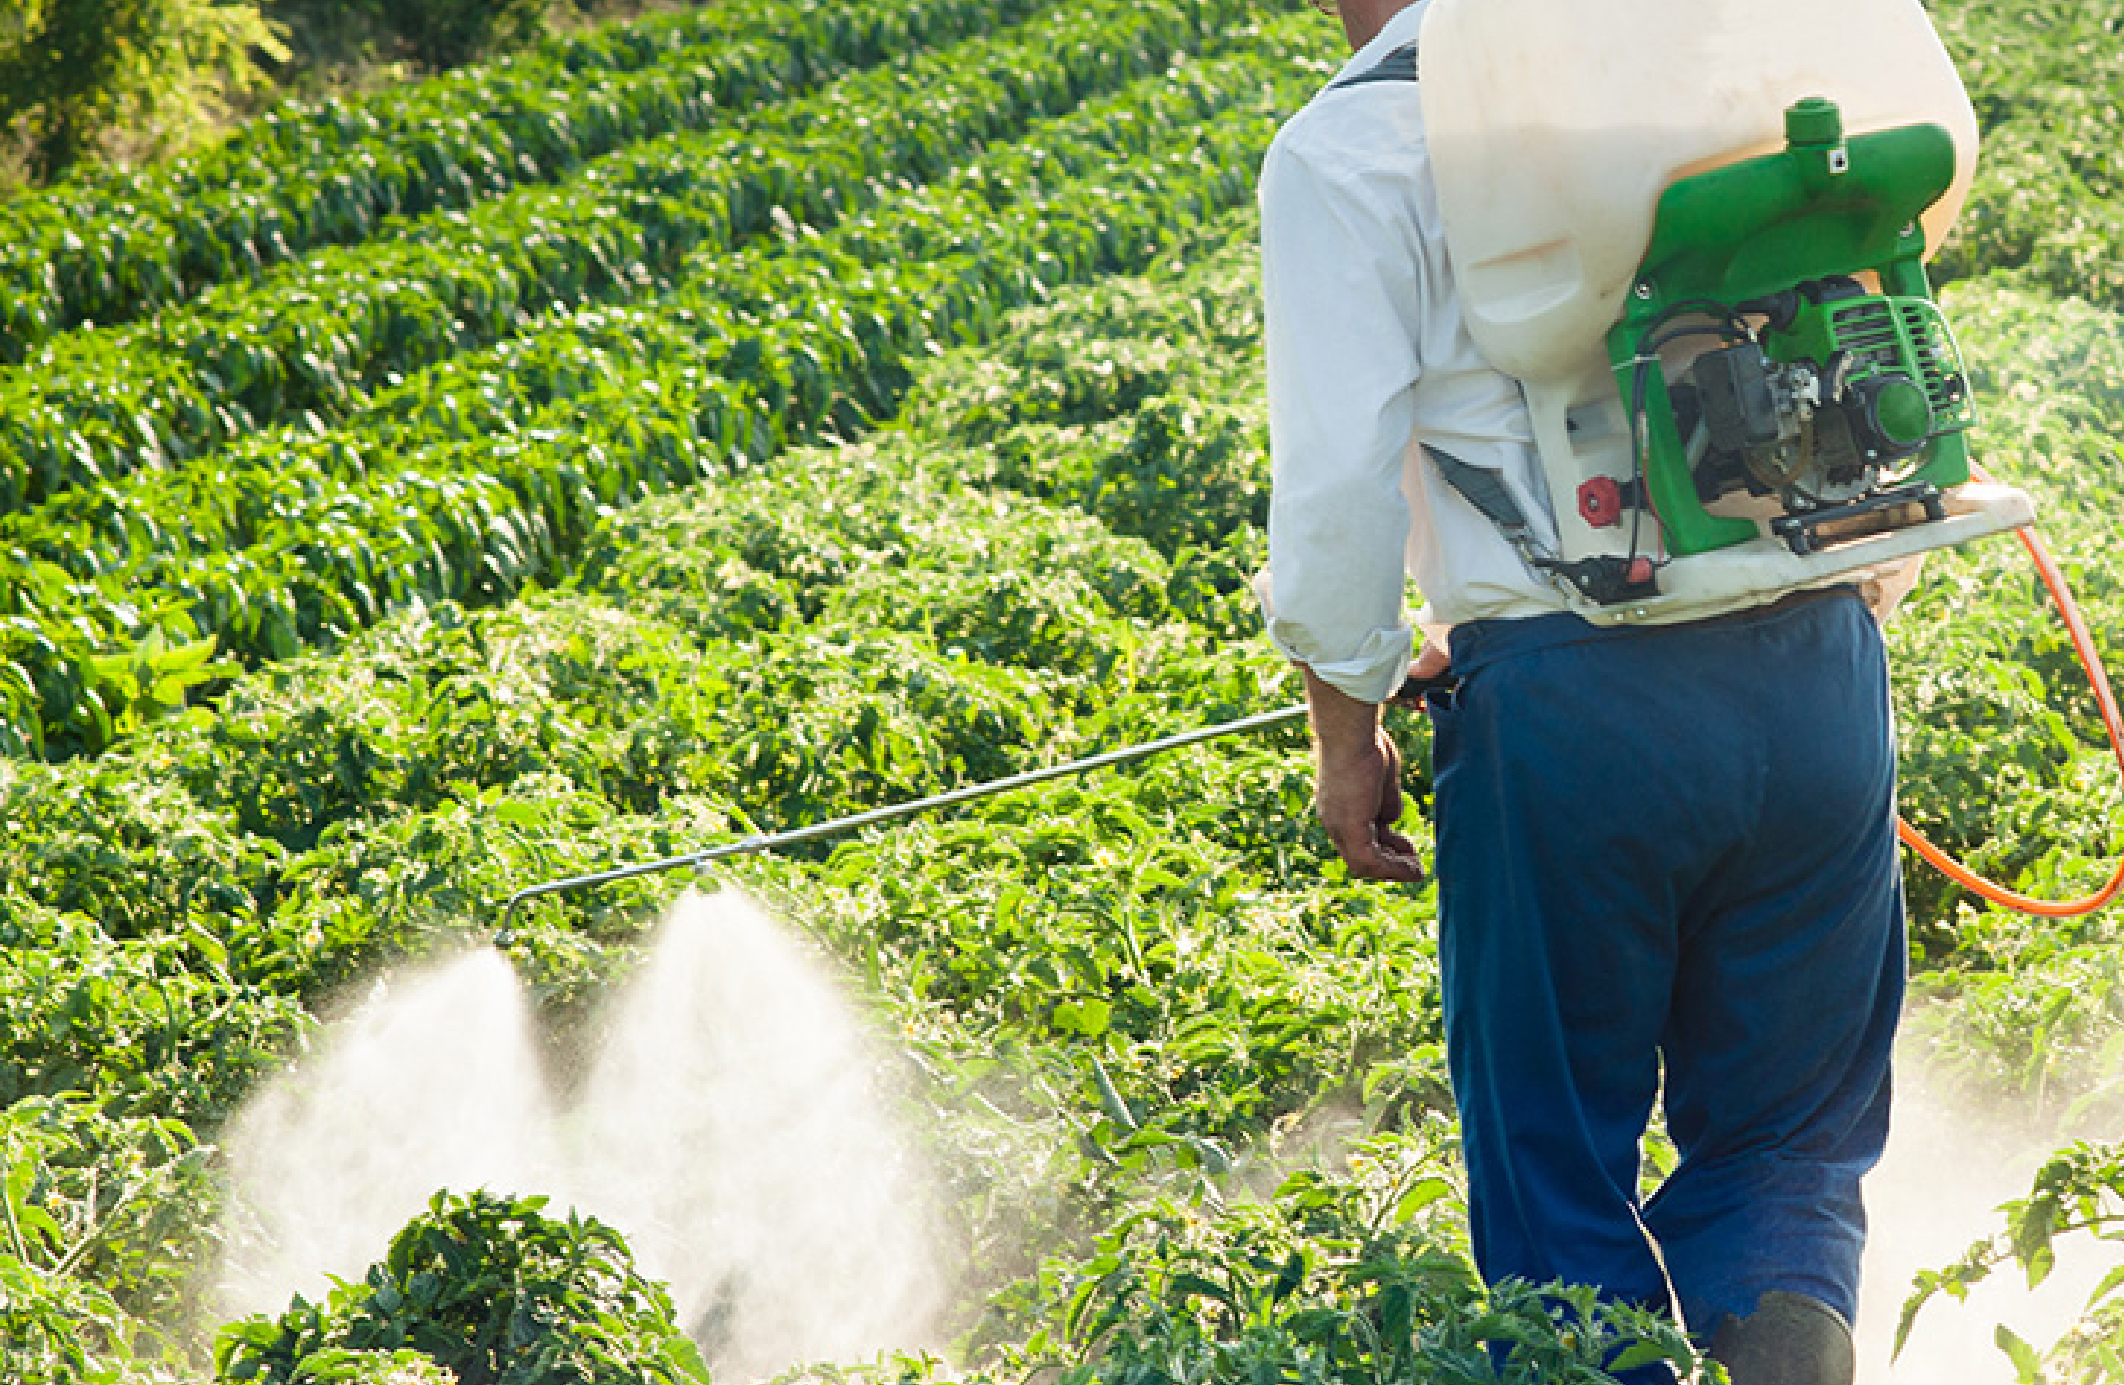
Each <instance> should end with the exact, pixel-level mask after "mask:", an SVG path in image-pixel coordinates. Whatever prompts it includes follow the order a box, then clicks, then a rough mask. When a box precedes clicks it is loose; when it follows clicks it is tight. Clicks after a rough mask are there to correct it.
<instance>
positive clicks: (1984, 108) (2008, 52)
mask: <svg viewBox="0 0 2124 1385" xmlns="http://www.w3.org/2000/svg"><path fill="white" fill-rule="evenodd" d="M1936 20H1937V22H1938V23H1939V25H1940V28H1941V36H1942V38H1943V39H1944V40H1945V42H1946V44H1947V46H1948V48H1949V50H1950V51H1951V52H1952V53H1953V54H1954V57H1955V60H1956V62H1957V64H1958V66H1959V68H1960V70H1961V73H1962V77H1963V80H1964V82H1965V83H1966V84H1967V85H1968V87H1969V89H1970V93H1971V99H1972V101H1973V102H1974V104H1975V106H1976V110H1977V115H1978V119H1979V122H1980V124H1981V126H1982V129H1983V147H1982V150H1981V152H1980V154H1979V156H1978V159H1977V172H1976V180H1975V182H1974V184H1973V185H1972V186H1971V188H1970V194H1969V201H1968V204H1967V207H1966V209H1965V210H1964V212H1963V216H1962V220H1961V222H1960V223H1959V224H1958V225H1957V226H1956V228H1955V230H1954V232H1953V233H1952V235H1950V236H1949V238H1948V240H1947V243H1946V245H1945V247H1944V248H1943V250H1942V252H1941V255H1940V257H1939V259H1938V260H1936V261H1935V268H1936V271H1937V272H1938V273H1940V274H1941V275H1942V276H1944V277H1963V276H1968V275H1973V274H1981V273H1986V272H1991V271H1997V270H2001V269H2014V270H2017V271H2019V272H2020V273H2021V275H2022V276H2023V278H2024V279H2025V280H2026V281H2027V282H2032V283H2037V284H2040V285H2042V286H2043V287H2044V288H2045V289H2046V290H2048V291H2049V292H2050V293H2053V294H2055V295H2057V296H2059V297H2061V298H2084V299H2086V300H2088V301H2089V302H2093V303H2097V304H2100V305H2102V306H2103V307H2107V308H2124V262H2120V261H2119V258H2118V256H2117V254H2116V247H2117V246H2118V245H2119V244H2124V154H2120V152H2119V149H2118V145H2117V137H2116V112H2117V110H2118V109H2119V107H2120V106H2124V68H2120V67H2119V66H2118V64H2117V63H2116V62H2115V61H2113V58H2114V55H2115V54H2116V52H2117V45H2118V43H2119V41H2120V39H2124V27H2120V24H2119V20H2118V17H2117V15H2116V14H2115V13H2114V6H2110V5H2085V4H2078V3H2074V2H2073V0H2002V3H2000V4H1997V5H1986V6H1969V7H1966V8H1965V7H1960V6H1953V7H1942V9H1941V12H1940V13H1939V14H1938V15H1937V16H1936ZM2028 34H2038V35H2041V40H2040V42H2035V43H2031V42H2028V41H2027V40H2026V38H2025V37H2023V36H2024V35H2028Z"/></svg>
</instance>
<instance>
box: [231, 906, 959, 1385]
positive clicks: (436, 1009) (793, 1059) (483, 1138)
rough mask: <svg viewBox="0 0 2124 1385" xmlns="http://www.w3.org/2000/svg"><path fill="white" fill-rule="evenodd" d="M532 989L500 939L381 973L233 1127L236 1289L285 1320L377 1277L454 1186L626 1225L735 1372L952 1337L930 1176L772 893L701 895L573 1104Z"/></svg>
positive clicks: (873, 1062) (860, 1041) (724, 1369)
mask: <svg viewBox="0 0 2124 1385" xmlns="http://www.w3.org/2000/svg"><path fill="white" fill-rule="evenodd" d="M526 1010H527V1005H526V1002H525V1000H524V997H523V991H522V987H521V985H520V984H519V982H518V981H517V979H516V978H515V976H514V975H513V973H512V972H511V971H510V969H509V967H508V964H507V962H506V961H505V960H504V959H503V958H502V957H501V956H500V955H499V954H498V953H495V952H493V951H492V950H483V951H480V952H477V953H474V954H471V955H470V956H467V957H465V958H462V959H460V960H458V961H456V962H453V963H451V964H449V965H448V966H446V967H444V968H443V969H441V970H440V971H438V972H436V973H434V974H433V976H432V977H428V978H423V979H420V980H416V981H412V982H403V983H397V984H392V985H389V986H386V987H379V989H378V992H377V994H376V996H375V997H374V998H373V999H372V1001H371V1002H370V1004H368V1005H367V1006H365V1007H363V1009H362V1010H361V1011H360V1012H358V1013H357V1014H356V1015H355V1016H353V1017H352V1018H351V1019H350V1020H349V1021H347V1022H345V1023H343V1024H340V1025H335V1026H333V1027H332V1028H331V1029H330V1030H329V1031H328V1033H327V1037H326V1041H325V1042H324V1044H323V1045H322V1046H321V1047H320V1049H319V1050H318V1052H317V1053H315V1054H314V1055H312V1056H311V1057H310V1058H308V1059H306V1060H305V1061H304V1062H302V1063H299V1064H297V1065H296V1066H295V1067H294V1068H293V1069H292V1070H291V1071H289V1072H287V1073H286V1074H284V1075H283V1076H281V1077H280V1078H279V1079H278V1080H276V1081H274V1082H273V1083H270V1084H269V1085H268V1086H267V1087H266V1088H265V1090H264V1091H263V1092H262V1093H261V1094H260V1096H259V1097H258V1098H257V1099H256V1100H255V1101H254V1102H253V1103H252V1104H251V1106H249V1107H248V1108H247V1109H246V1110H245V1111H244V1112H243V1113H241V1115H240V1117H239V1118H238V1120H237V1121H236V1122H234V1123H233V1125H232V1128H231V1132H230V1170H231V1174H232V1177H233V1181H234V1188H233V1196H232V1202H233V1203H234V1204H235V1205H236V1206H237V1208H238V1218H237V1220H236V1221H235V1222H234V1223H232V1225H233V1227H234V1228H235V1230H236V1231H237V1232H241V1231H243V1230H244V1229H245V1228H246V1227H248V1234H241V1235H239V1234H233V1233H232V1241H233V1242H234V1243H235V1251H236V1253H235V1254H234V1255H232V1257H231V1260H230V1264H229V1267H228V1269H227V1271H226V1273H225V1275H224V1285H223V1288H224V1296H225V1300H226V1302H227V1303H228V1305H229V1307H230V1309H231V1310H232V1311H236V1312H247V1311H278V1310H279V1309H280V1308H282V1307H284V1306H285V1305H286V1303H287V1299H288V1295H289V1294H290V1293H292V1292H296V1291H302V1292H304V1293H307V1294H310V1295H312V1296H313V1297H314V1296H315V1295H316V1294H317V1293H319V1292H321V1291H322V1289H323V1286H324V1283H325V1278H324V1277H325V1275H326V1274H328V1273H329V1274H335V1275H339V1276H341V1277H348V1276H352V1275H358V1274H359V1273H360V1272H361V1271H362V1270H364V1269H365V1268H366V1267H367V1266H368V1264H369V1263H371V1262H372V1261H374V1260H376V1259H378V1258H380V1257H381V1255H382V1253H383V1251H384V1248H385V1246H386V1245H387V1244H388V1242H389V1239H390V1236H391V1234H392V1233H393V1232H395V1231H396V1230H397V1229H398V1228H399V1227H400V1226H401V1225H403V1224H404V1222H405V1221H406V1220H407V1219H408V1218H410V1217H411V1216H413V1215H414V1214H415V1213H417V1212H418V1211H419V1210H420V1209H421V1208H422V1207H423V1206H424V1205H425V1203H426V1201H427V1199H428V1197H429V1196H430V1195H431V1194H432V1193H433V1192H434V1191H435V1190H436V1189H437V1188H439V1187H445V1186H447V1187H449V1188H451V1189H452V1190H453V1191H458V1192H467V1191H470V1190H471V1189H473V1188H476V1187H486V1188H489V1189H491V1190H493V1191H496V1192H503V1193H512V1194H518V1195H528V1194H532V1193H544V1194H546V1195H548V1196H549V1197H551V1198H552V1200H553V1203H554V1205H555V1207H556V1208H559V1207H567V1206H571V1205H572V1206H574V1207H576V1208H578V1209H579V1210H581V1211H583V1212H584V1213H586V1214H588V1215H591V1216H595V1217H597V1218H599V1219H600V1220H602V1221H605V1222H607V1223H608V1224H610V1225H612V1226H613V1227H615V1228H617V1229H618V1230H619V1231H620V1232H621V1233H622V1234H623V1235H625V1236H626V1237H627V1239H628V1242H629V1244H630V1246H631V1247H632V1248H633V1250H634V1252H635V1256H636V1260H637V1263H638V1264H639V1266H640V1267H641V1269H642V1270H643V1272H644V1273H646V1274H648V1275H650V1276H652V1277H654V1278H657V1279H661V1280H663V1281H665V1282H666V1283H667V1284H668V1285H669V1286H670V1288H671V1292H672V1297H673V1299H674V1301H675V1303H676V1304H677V1306H678V1309H679V1312H680V1315H681V1323H682V1325H684V1326H686V1327H687V1328H688V1329H689V1330H690V1331H693V1332H694V1334H695V1336H696V1338H697V1339H698V1340H699V1342H700V1344H701V1346H702V1348H703V1350H704V1351H705V1352H706V1353H707V1355H708V1357H709V1360H710V1364H711V1365H712V1366H713V1367H714V1369H715V1372H716V1377H717V1379H718V1381H723V1382H732V1381H742V1380H747V1379H758V1378H764V1377H766V1376H769V1375H772V1374H775V1373H777V1372H779V1371H781V1370H783V1369H785V1368H788V1367H790V1366H794V1365H798V1364H801V1363H806V1362H818V1361H840V1362H847V1361H854V1360H861V1359H868V1358H869V1357H871V1356H874V1355H875V1354H876V1353H878V1352H879V1351H882V1350H888V1349H907V1348H916V1347H922V1346H928V1345H933V1343H932V1342H931V1341H930V1337H931V1335H932V1329H933V1321H934V1318H935V1315H936V1313H937V1312H938V1311H939V1309H940V1308H941V1307H942V1303H943V1292H942V1287H941V1286H942V1285H943V1283H944V1275H943V1272H942V1266H943V1264H944V1260H943V1258H942V1252H941V1249H940V1247H939V1246H938V1245H937V1244H936V1243H935V1242H934V1241H933V1240H932V1238H931V1235H930V1228H931V1227H933V1226H934V1225H935V1224H936V1223H935V1221H934V1219H933V1217H932V1216H931V1211H932V1201H931V1195H930V1192H929V1187H930V1184H929V1179H928V1178H927V1176H926V1175H925V1173H924V1171H923V1170H922V1168H921V1167H920V1165H919V1162H918V1161H917V1160H916V1159H915V1158H914V1157H913V1155H912V1153H911V1151H910V1149H909V1147H908V1146H907V1144H906V1142H905V1141H903V1140H902V1139H901V1138H900V1137H899V1135H898V1134H897V1133H896V1132H895V1130H894V1128H893V1124H892V1122H891V1120H890V1119H889V1115H888V1110H887V1106H886V1102H885V1099H884V1097H883V1095H882V1092H881V1090H880V1088H879V1085H878V1083H877V1081H876V1078H877V1076H878V1074H879V1057H878V1053H877V1051H876V1050H875V1049H874V1048H873V1047H872V1045H871V1044H870V1043H869V1042H868V1041H867V1039H866V1037H865V1034H864V1032H863V1029H862V1026H861V1025H860V1023H859V1022H858V1021H857V1019H856V1017H855V1015H854V1013H853V1012H852V1011H851V1010H850V1008H849V1007H848V1005H847V1004H846V1002H845V1001H844V1000H843V998H842V997H841V995H840V994H839V992H838V991H837V990H836V989H835V987H834V985H833V984H832V982H831V981H830V980H829V979H828V978H827V974H826V972H825V970H824V969H823V967H822V966H821V964H820V962H819V960H818V959H817V958H816V957H814V956H812V955H810V954H809V953H807V952H806V950H805V949H804V948H803V947H801V946H800V945H799V944H798V943H797V942H795V941H794V940H792V939H791V938H789V937H788V936H787V935H786V934H784V933H783V932H782V930H781V929H780V928H778V927H777V926H776V925H775V923H774V922H773V921H772V920H771V919H770V918H769V917H768V916H767V915H766V914H765V913H764V912H763V911H761V910H760V909H759V908H758V907H757V906H755V905H753V904H752V903H751V902H749V901H747V900H745V899H744V898H742V897H741V896H738V895H735V894H731V893H727V892H726V893H719V894H716V895H712V896H705V897H704V896H701V895H698V894H692V893H689V894H687V895H685V896H684V897H682V898H681V899H680V900H679V901H678V903H677V904H676V905H675V906H674V907H673V908H672V909H671V911H670V913H669V914H668V916H667V917H666V918H665V919H664V921H663V923H662V926H661V931H660V934H659V936H658V938H657V939H656V941H655V943H654V945H653V946H652V948H651V950H650V952H649V954H648V956H647V958H646V960H645V962H644V964H643V966H642V968H641V970H640V971H639V973H638V974H637V975H636V976H635V977H634V978H633V980H632V981H631V983H630V984H629V985H628V986H626V987H625V988H624V989H623V992H622V993H621V994H620V995H619V996H618V997H617V998H616V1001H615V1003H614V1004H613V1005H612V1006H611V1008H610V1009H609V1011H608V1012H607V1013H606V1015H605V1017H604V1021H603V1024H602V1027H601V1032H600V1034H599V1036H598V1042H597V1050H596V1053H595V1054H594V1056H593V1059H592V1061H591V1064H590V1066H589V1069H588V1073H587V1078H586V1081H585V1083H584V1085H583V1088H582V1095H581V1097H580V1099H578V1100H577V1101H575V1102H574V1103H573V1104H572V1106H571V1108H570V1109H568V1110H566V1111H561V1112H556V1111H555V1110H554V1109H553V1107H552V1105H551V1102H550V1099H549V1097H548V1096H547V1089H546V1087H545V1085H544V1083H543V1081H542V1079H541V1075H540V1072H539V1063H538V1055H537V1049H536V1044H535V1038H534V1035H533V1033H532V1031H531V1026H530V1023H529V1017H528V1015H527V1013H526Z"/></svg>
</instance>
